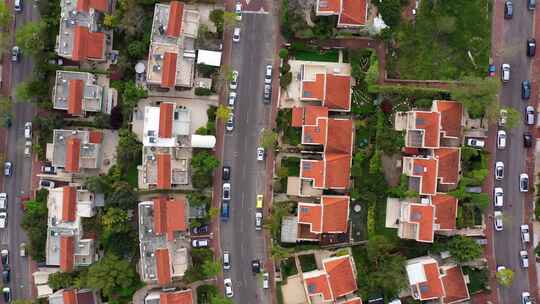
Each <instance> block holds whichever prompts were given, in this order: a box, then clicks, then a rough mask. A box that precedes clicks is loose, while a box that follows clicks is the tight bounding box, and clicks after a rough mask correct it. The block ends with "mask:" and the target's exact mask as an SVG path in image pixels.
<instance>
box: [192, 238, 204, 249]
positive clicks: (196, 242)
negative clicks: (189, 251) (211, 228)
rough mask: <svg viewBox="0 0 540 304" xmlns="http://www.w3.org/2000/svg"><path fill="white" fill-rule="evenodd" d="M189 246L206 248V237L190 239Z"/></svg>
mask: <svg viewBox="0 0 540 304" xmlns="http://www.w3.org/2000/svg"><path fill="white" fill-rule="evenodd" d="M191 246H192V247H193V248H206V247H208V239H195V240H191Z"/></svg>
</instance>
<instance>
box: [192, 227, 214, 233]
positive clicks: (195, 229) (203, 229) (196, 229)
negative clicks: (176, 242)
mask: <svg viewBox="0 0 540 304" xmlns="http://www.w3.org/2000/svg"><path fill="white" fill-rule="evenodd" d="M209 230H210V229H209V227H208V225H201V226H199V227H193V228H191V234H206V233H208V231H209Z"/></svg>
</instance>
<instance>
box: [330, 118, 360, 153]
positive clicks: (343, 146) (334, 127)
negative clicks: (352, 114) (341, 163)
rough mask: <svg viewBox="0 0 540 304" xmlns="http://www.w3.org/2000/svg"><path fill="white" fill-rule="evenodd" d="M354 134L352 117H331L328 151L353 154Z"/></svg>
mask: <svg viewBox="0 0 540 304" xmlns="http://www.w3.org/2000/svg"><path fill="white" fill-rule="evenodd" d="M353 135H354V134H353V121H352V120H351V119H329V120H328V140H327V142H326V152H327V153H328V152H332V153H343V154H351V153H352V144H353Z"/></svg>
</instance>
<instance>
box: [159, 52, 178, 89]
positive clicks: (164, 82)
mask: <svg viewBox="0 0 540 304" xmlns="http://www.w3.org/2000/svg"><path fill="white" fill-rule="evenodd" d="M176 57H177V54H176V53H170V52H165V57H164V58H163V74H162V75H161V87H163V88H173V87H174V85H175V84H176Z"/></svg>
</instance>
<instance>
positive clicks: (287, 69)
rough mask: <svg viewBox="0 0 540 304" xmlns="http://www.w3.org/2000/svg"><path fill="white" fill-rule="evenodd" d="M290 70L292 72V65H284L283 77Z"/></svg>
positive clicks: (282, 69) (282, 68)
mask: <svg viewBox="0 0 540 304" xmlns="http://www.w3.org/2000/svg"><path fill="white" fill-rule="evenodd" d="M290 70H291V65H290V64H288V63H284V64H283V66H282V67H281V70H280V72H281V75H284V74H287V73H288V72H289V71H290Z"/></svg>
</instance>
